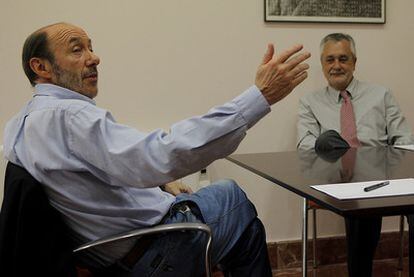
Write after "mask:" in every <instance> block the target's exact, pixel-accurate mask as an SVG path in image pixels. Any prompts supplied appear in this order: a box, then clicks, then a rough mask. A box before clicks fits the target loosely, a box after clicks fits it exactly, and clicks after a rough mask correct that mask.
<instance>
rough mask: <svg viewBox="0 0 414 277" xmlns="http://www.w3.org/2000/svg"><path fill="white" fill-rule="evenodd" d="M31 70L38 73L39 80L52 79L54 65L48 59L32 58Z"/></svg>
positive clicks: (30, 62)
mask: <svg viewBox="0 0 414 277" xmlns="http://www.w3.org/2000/svg"><path fill="white" fill-rule="evenodd" d="M29 65H30V68H31V69H32V70H33V72H34V73H36V75H37V77H38V79H43V80H51V79H52V65H51V64H50V62H49V61H48V60H46V59H42V58H31V59H30V61H29Z"/></svg>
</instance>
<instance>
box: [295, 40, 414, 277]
mask: <svg viewBox="0 0 414 277" xmlns="http://www.w3.org/2000/svg"><path fill="white" fill-rule="evenodd" d="M320 47H321V63H322V70H323V73H324V76H325V78H326V79H327V81H328V86H326V87H324V88H322V89H320V90H317V91H315V92H314V93H311V94H308V95H306V96H304V97H302V98H301V99H300V102H299V121H298V138H297V147H298V149H311V148H314V147H315V142H317V139H318V138H322V137H323V135H325V134H327V132H328V131H329V132H331V131H335V133H337V134H341V136H342V137H343V138H344V139H345V140H346V141H347V143H348V145H350V146H351V147H358V146H386V145H394V144H412V143H413V142H414V139H413V135H412V132H411V129H410V127H409V125H408V123H407V121H406V119H405V117H404V116H403V114H402V113H401V110H400V108H399V106H398V104H397V102H396V101H395V99H394V97H393V96H392V94H391V92H390V90H389V89H386V88H384V87H382V86H379V85H374V84H369V83H366V82H362V81H359V80H357V79H355V78H354V75H353V73H354V70H355V65H356V60H357V58H356V49H355V42H354V40H353V39H352V37H351V36H349V35H346V34H342V33H334V34H329V35H327V36H326V37H325V38H324V39H322V41H321V45H320ZM344 97H345V98H348V99H349V101H350V103H351V105H352V108H353V111H352V118H353V120H352V121H353V122H352V124H353V126H354V127H355V128H354V130H353V131H354V134H353V135H354V136H353V140H348V139H346V138H347V136H348V134H347V135H345V134H344V133H345V132H346V133H349V129H346V130H345V129H344V128H343V126H342V125H347V124H348V123H349V122H347V123H345V122H344V120H347V119H349V115H348V116H345V117H343V114H342V113H343V112H345V110H344V107H345V104H346V101H345V99H344ZM341 122H342V124H341ZM344 123H345V124H344ZM348 126H349V125H348ZM321 135H322V136H321ZM338 136H339V135H338ZM318 142H320V140H318ZM327 143H328V141H327ZM319 145H320V144H319V143H318V146H319ZM379 179H381V178H379ZM343 181H349V180H343ZM381 221H382V218H381V217H375V218H368V217H367V218H364V219H358V218H353V219H346V227H347V229H346V231H347V239H348V271H349V276H351V277H353V276H366V277H369V276H371V272H372V259H373V256H374V253H375V248H376V245H377V243H378V240H379V236H380V232H381Z"/></svg>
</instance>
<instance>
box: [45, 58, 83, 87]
mask: <svg viewBox="0 0 414 277" xmlns="http://www.w3.org/2000/svg"><path fill="white" fill-rule="evenodd" d="M52 69H53V73H54V74H55V76H56V81H55V82H56V83H55V85H58V86H60V87H63V88H67V89H70V90H73V91H76V92H79V93H80V92H82V89H83V84H82V76H80V75H78V74H76V73H73V72H71V71H68V70H65V69H62V68H60V67H59V66H58V65H57V64H53V65H52Z"/></svg>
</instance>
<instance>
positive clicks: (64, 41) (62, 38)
mask: <svg viewBox="0 0 414 277" xmlns="http://www.w3.org/2000/svg"><path fill="white" fill-rule="evenodd" d="M45 31H46V33H47V35H48V39H49V42H50V46H51V48H54V46H65V45H69V44H71V43H72V42H79V41H81V42H86V43H90V41H91V40H90V38H89V36H88V34H87V33H86V32H85V31H84V30H83V29H81V28H79V27H77V26H74V25H71V24H65V23H60V24H55V25H52V26H49V27H47V28H46V29H45Z"/></svg>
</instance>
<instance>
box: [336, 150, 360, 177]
mask: <svg viewBox="0 0 414 277" xmlns="http://www.w3.org/2000/svg"><path fill="white" fill-rule="evenodd" d="M356 151H357V149H356V148H349V149H348V151H346V153H345V154H344V155H343V156H342V157H341V164H342V169H341V171H340V174H341V181H342V182H350V181H351V180H352V178H353V177H354V168H355V162H356V154H357V153H356Z"/></svg>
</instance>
